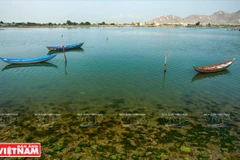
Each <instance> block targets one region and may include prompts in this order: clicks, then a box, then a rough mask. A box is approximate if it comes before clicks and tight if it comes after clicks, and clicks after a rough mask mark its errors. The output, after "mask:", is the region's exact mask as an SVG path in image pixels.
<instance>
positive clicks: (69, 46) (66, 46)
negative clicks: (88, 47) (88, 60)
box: [47, 42, 84, 51]
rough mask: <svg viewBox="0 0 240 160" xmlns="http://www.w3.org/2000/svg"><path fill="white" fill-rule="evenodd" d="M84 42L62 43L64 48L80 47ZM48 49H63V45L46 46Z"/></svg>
mask: <svg viewBox="0 0 240 160" xmlns="http://www.w3.org/2000/svg"><path fill="white" fill-rule="evenodd" d="M83 44H84V42H80V43H75V44H68V45H64V50H71V49H77V48H81V47H82V45H83ZM47 48H48V50H49V51H63V46H47Z"/></svg>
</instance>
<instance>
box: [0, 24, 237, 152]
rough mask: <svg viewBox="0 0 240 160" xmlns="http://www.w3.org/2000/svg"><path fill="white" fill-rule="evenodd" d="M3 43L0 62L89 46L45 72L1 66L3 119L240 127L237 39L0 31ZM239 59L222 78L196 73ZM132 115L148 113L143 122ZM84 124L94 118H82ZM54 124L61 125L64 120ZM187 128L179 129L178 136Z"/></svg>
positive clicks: (151, 32)
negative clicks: (68, 46)
mask: <svg viewBox="0 0 240 160" xmlns="http://www.w3.org/2000/svg"><path fill="white" fill-rule="evenodd" d="M61 35H63V37H62V36H61ZM0 37H1V38H0V48H1V52H0V57H38V56H43V55H46V54H48V50H47V48H46V47H45V46H47V45H62V44H71V43H76V42H84V45H83V46H82V49H80V50H73V51H68V52H66V56H67V63H65V61H64V55H63V54H62V53H59V54H58V55H57V56H56V57H55V58H54V59H52V60H50V61H49V62H48V63H43V64H41V65H31V66H11V65H10V66H8V65H7V64H6V63H4V62H0V68H1V71H0V82H1V89H0V95H1V97H0V109H1V112H2V113H16V114H19V116H20V117H21V118H23V119H24V115H22V114H25V113H30V115H31V116H32V118H33V119H35V118H36V116H34V115H35V114H37V115H38V114H51V113H58V114H60V115H64V114H71V115H75V116H76V115H78V116H79V114H80V117H82V116H83V115H82V114H83V113H94V114H102V115H101V116H100V117H102V119H103V122H104V119H105V120H106V119H108V118H109V117H114V118H117V119H118V120H119V121H123V120H126V119H124V116H123V117H121V116H119V114H123V113H131V114H132V115H130V116H132V117H135V119H134V118H133V119H132V122H131V123H133V124H134V125H135V124H140V123H141V124H147V125H150V126H159V125H160V126H162V127H166V126H167V127H172V126H173V127H175V126H182V123H183V122H184V123H185V125H184V126H189V127H190V126H191V127H192V126H194V125H196V124H202V125H204V126H206V127H207V126H209V125H210V126H211V125H214V123H216V125H220V126H222V124H224V125H227V126H228V127H229V126H232V125H229V124H234V125H235V126H238V127H239V116H240V115H239V108H240V98H239V95H240V83H239V80H240V73H239V69H240V63H239V59H240V55H239V51H240V45H239V42H240V34H239V32H226V31H225V30H224V29H161V28H115V27H113V28H110V27H109V28H71V29H64V28H55V29H52V28H50V29H48V28H41V29H14V28H8V29H4V30H2V31H0ZM166 52H168V61H167V72H166V73H164V71H163V69H164V55H165V53H166ZM234 57H235V58H236V61H235V62H234V63H233V64H232V66H230V67H229V68H228V69H227V71H225V72H221V73H219V74H217V75H212V76H204V77H201V78H199V77H198V76H197V75H196V74H197V73H196V72H195V71H194V69H193V67H192V66H193V65H197V66H201V65H208V64H212V63H218V62H222V61H226V60H230V59H232V58H234ZM134 113H139V114H145V120H142V119H141V116H139V115H134ZM48 116H49V115H48ZM86 117H89V115H84V116H83V117H82V118H83V119H84V118H85V119H86ZM90 117H92V116H90ZM93 117H94V116H93ZM125 117H127V115H125ZM209 117H210V118H209ZM65 118H66V117H65ZM90 119H91V118H90ZM110 119H111V118H110ZM136 119H138V120H136ZM186 119H187V122H188V123H186ZM88 120H89V119H88ZM57 121H59V122H61V123H63V122H64V121H65V119H64V118H60V120H59V119H58V120H57ZM89 121H91V122H92V120H89ZM101 121H102V120H101ZM137 121H138V122H137ZM22 123H23V122H22ZM36 123H39V121H37V122H36ZM86 123H87V122H84V123H83V122H82V124H86ZM122 123H125V122H122ZM126 123H128V122H126ZM129 123H130V122H129ZM131 123H130V124H131ZM87 124H88V123H87ZM188 129H189V128H188V127H187V128H184V127H182V128H181V132H182V133H187V130H188ZM156 132H157V131H156ZM149 134H150V133H149ZM233 134H234V135H237V136H238V138H239V129H237V130H234V129H233ZM146 135H148V134H147V133H146ZM46 137H48V136H46ZM36 141H37V139H36ZM159 143H160V144H161V141H160V142H159ZM235 146H237V145H235ZM238 147H239V146H238ZM238 147H236V148H238ZM238 149H239V148H238ZM234 151H236V150H234ZM132 154H133V153H131V155H132Z"/></svg>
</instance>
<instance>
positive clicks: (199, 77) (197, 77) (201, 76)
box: [192, 70, 230, 82]
mask: <svg viewBox="0 0 240 160" xmlns="http://www.w3.org/2000/svg"><path fill="white" fill-rule="evenodd" d="M229 73H230V72H229V71H228V70H224V71H220V72H215V73H197V74H196V75H195V76H194V77H193V78H192V82H194V81H197V80H202V79H204V78H213V77H216V76H220V75H227V74H229Z"/></svg>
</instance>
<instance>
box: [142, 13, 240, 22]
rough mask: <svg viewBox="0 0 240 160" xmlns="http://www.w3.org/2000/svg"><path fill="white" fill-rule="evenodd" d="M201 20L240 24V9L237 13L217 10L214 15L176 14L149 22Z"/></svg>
mask: <svg viewBox="0 0 240 160" xmlns="http://www.w3.org/2000/svg"><path fill="white" fill-rule="evenodd" d="M197 22H200V23H201V24H208V23H211V24H240V10H239V11H237V12H235V13H227V12H224V11H218V12H215V13H214V14H212V15H210V16H209V15H190V16H188V17H185V18H181V17H178V16H174V15H167V16H160V17H158V18H155V19H153V20H151V21H149V22H146V23H147V24H152V23H155V24H195V23H197Z"/></svg>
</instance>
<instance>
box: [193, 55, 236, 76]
mask: <svg viewBox="0 0 240 160" xmlns="http://www.w3.org/2000/svg"><path fill="white" fill-rule="evenodd" d="M234 61H235V58H233V59H232V60H229V61H226V62H222V63H218V64H212V65H208V66H201V67H196V66H193V68H194V70H195V71H197V72H200V73H213V72H219V71H223V70H225V69H227V68H228V67H229V66H230V65H231V64H232V63H233V62H234Z"/></svg>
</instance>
